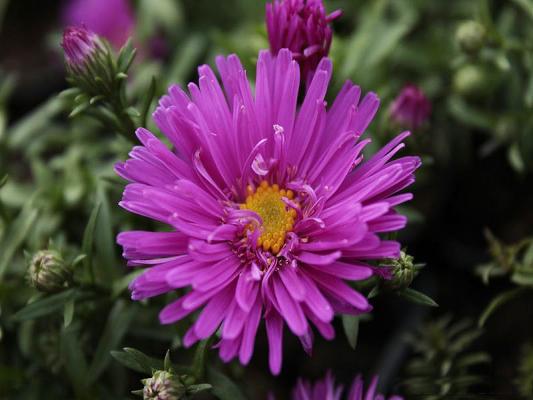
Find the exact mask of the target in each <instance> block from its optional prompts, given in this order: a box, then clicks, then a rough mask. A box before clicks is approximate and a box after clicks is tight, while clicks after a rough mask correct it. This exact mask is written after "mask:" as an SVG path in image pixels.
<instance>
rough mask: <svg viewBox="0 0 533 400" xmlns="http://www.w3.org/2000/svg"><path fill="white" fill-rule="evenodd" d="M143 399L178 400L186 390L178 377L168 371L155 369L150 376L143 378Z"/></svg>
mask: <svg viewBox="0 0 533 400" xmlns="http://www.w3.org/2000/svg"><path fill="white" fill-rule="evenodd" d="M142 383H143V384H144V389H143V399H144V400H179V399H182V398H183V397H184V395H185V394H186V392H187V389H186V387H185V386H184V385H183V384H182V383H181V381H180V380H179V378H178V377H177V376H176V375H174V374H172V373H171V372H168V371H155V372H154V374H153V375H152V377H151V378H147V379H143V381H142Z"/></svg>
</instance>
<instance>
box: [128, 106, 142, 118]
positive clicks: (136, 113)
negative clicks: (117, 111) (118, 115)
mask: <svg viewBox="0 0 533 400" xmlns="http://www.w3.org/2000/svg"><path fill="white" fill-rule="evenodd" d="M126 114H128V115H129V116H130V117H134V118H139V117H140V116H141V113H140V112H139V111H138V110H137V109H136V108H135V107H128V108H126Z"/></svg>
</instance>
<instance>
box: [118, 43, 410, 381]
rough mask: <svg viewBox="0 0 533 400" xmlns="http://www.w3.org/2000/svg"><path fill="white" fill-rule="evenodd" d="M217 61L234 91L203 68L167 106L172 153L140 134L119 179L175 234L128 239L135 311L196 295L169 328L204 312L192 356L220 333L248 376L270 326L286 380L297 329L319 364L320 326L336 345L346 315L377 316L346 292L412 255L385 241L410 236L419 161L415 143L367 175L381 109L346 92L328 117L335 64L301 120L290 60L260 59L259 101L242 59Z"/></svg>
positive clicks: (192, 336)
mask: <svg viewBox="0 0 533 400" xmlns="http://www.w3.org/2000/svg"><path fill="white" fill-rule="evenodd" d="M216 61H217V65H218V69H219V71H220V75H221V81H222V86H221V85H220V84H219V82H218V80H217V78H216V76H215V74H214V72H213V71H212V70H211V68H210V67H208V66H207V65H203V66H201V67H200V68H199V74H200V79H199V84H198V85H196V84H194V83H191V84H189V86H188V88H189V93H190V95H187V94H186V93H185V92H184V91H182V90H181V89H180V88H179V87H178V86H171V87H170V88H169V93H168V95H167V96H164V97H163V98H162V99H161V100H160V102H159V107H158V108H157V110H156V111H155V113H154V119H155V122H156V124H157V126H158V127H159V129H161V131H162V132H163V133H164V134H165V136H166V137H167V138H168V139H169V141H170V142H171V143H172V145H173V150H169V149H168V148H167V147H166V146H165V145H164V144H163V143H162V142H161V141H160V140H159V139H158V138H156V137H155V136H154V135H153V134H151V133H150V132H149V131H147V130H146V129H139V130H138V131H137V136H138V138H139V140H140V141H141V143H142V146H138V147H135V148H134V149H133V151H132V152H131V153H130V156H131V158H130V159H129V160H128V161H126V162H125V163H119V164H118V165H117V166H116V171H117V173H118V174H119V175H120V176H122V177H123V178H125V179H127V180H128V181H130V182H132V183H130V184H129V185H128V186H127V187H126V189H125V191H124V195H123V199H122V201H121V203H120V205H121V206H122V207H124V208H125V209H126V210H129V211H131V212H133V213H136V214H140V215H143V216H146V217H148V218H152V219H155V220H158V221H161V222H163V223H165V224H168V225H169V226H170V227H171V229H172V231H171V232H144V231H132V232H123V233H121V234H120V235H119V236H118V243H119V244H121V245H122V246H123V248H124V257H125V258H127V259H128V260H129V264H130V265H145V266H146V267H147V270H146V272H145V273H144V274H143V275H141V276H139V277H138V278H136V279H135V280H134V281H133V282H132V283H131V285H130V289H131V291H132V298H133V299H135V300H140V299H145V298H148V297H152V296H157V295H160V294H163V293H166V292H171V291H175V290H176V289H182V288H187V289H186V290H185V294H183V292H181V293H182V294H183V295H182V296H181V297H180V298H179V299H178V300H176V301H174V302H173V303H171V304H169V305H168V306H166V307H165V308H164V309H163V310H162V311H161V314H160V320H161V322H162V323H164V324H169V323H174V322H176V321H178V320H180V319H182V318H184V317H185V316H187V315H189V314H191V313H193V312H194V311H195V310H198V309H202V311H201V312H200V314H199V316H198V318H197V319H196V322H195V323H194V324H193V325H192V327H191V328H190V329H189V331H188V332H187V333H186V335H185V337H184V343H185V345H186V346H190V345H192V344H193V343H195V342H196V341H198V340H200V339H204V338H207V337H209V336H211V335H212V334H213V333H215V332H216V331H217V330H218V329H219V327H221V331H220V334H221V340H220V342H219V343H218V345H217V346H218V348H219V351H220V356H221V358H222V359H223V360H224V361H229V360H231V359H233V358H234V357H237V356H238V357H239V359H240V361H241V363H243V364H246V363H248V362H249V360H250V358H251V356H252V353H253V348H254V342H255V337H256V333H257V329H258V327H259V324H260V321H261V320H262V319H263V320H264V321H265V326H266V331H267V336H268V341H269V347H270V357H269V360H270V368H271V371H272V372H273V373H274V374H277V373H279V371H280V368H281V360H282V337H283V335H282V333H283V329H284V325H285V324H287V325H288V327H289V329H290V330H291V332H293V333H294V334H295V335H296V336H298V337H299V338H300V340H301V342H302V344H303V346H304V348H305V349H306V350H310V349H311V347H312V343H313V331H312V329H311V325H314V326H315V327H316V329H317V330H318V332H320V334H321V335H322V336H324V337H325V338H326V339H332V338H333V337H334V335H335V332H334V329H333V326H332V325H331V321H332V319H333V316H334V314H335V313H349V314H360V313H365V312H368V311H369V310H370V309H371V306H370V305H369V303H368V301H367V299H366V298H365V297H364V296H363V295H361V294H360V293H358V292H357V291H355V290H354V289H352V288H351V287H350V286H349V285H348V284H347V283H346V282H345V281H358V280H362V279H367V278H368V277H370V276H371V275H372V274H373V268H372V267H371V266H370V265H368V264H366V263H365V262H364V261H363V260H373V259H381V258H394V257H398V256H399V254H400V244H399V243H397V242H395V241H391V240H382V239H381V238H380V236H378V234H379V233H382V232H390V231H396V230H398V229H401V228H403V227H404V226H405V224H406V217H404V216H402V215H398V214H397V213H396V212H395V211H394V207H395V206H396V205H398V204H400V203H403V202H405V201H407V200H409V199H411V197H412V195H411V194H408V193H404V194H397V193H398V192H399V191H401V190H402V189H404V188H405V187H407V186H409V185H410V184H411V183H412V182H413V181H414V176H413V173H414V171H415V169H416V168H417V167H418V166H419V164H420V161H419V159H418V158H417V157H403V158H399V159H397V160H395V161H391V158H392V157H393V156H394V154H395V153H396V152H398V151H399V150H400V149H401V148H402V147H403V144H402V143H401V142H402V140H403V139H404V138H405V137H406V136H407V135H408V133H403V134H401V135H400V136H398V137H397V138H396V139H394V140H393V141H392V142H391V143H389V144H388V145H386V146H385V147H384V148H383V149H382V150H380V151H379V152H378V153H377V154H376V155H375V156H374V157H372V158H370V159H369V160H367V161H366V162H363V156H362V154H361V152H362V150H363V148H364V147H365V145H366V144H367V143H368V142H369V141H370V140H369V139H365V140H362V141H359V138H360V136H361V135H362V134H363V132H364V131H365V129H366V127H367V126H368V125H369V124H370V122H371V121H372V118H373V116H374V114H375V113H376V111H377V108H378V104H379V100H378V98H377V97H376V95H375V94H373V93H370V94H367V95H366V96H365V97H364V98H363V99H362V101H360V94H361V91H360V89H359V87H357V86H354V85H353V84H352V83H351V82H347V83H346V84H345V85H344V87H343V89H342V90H341V92H340V93H339V95H338V96H337V99H336V100H335V101H334V102H333V105H332V106H331V107H330V108H329V109H327V108H326V102H325V101H324V96H325V94H326V91H327V88H328V83H329V80H330V77H331V72H332V65H331V61H330V60H329V59H323V60H322V61H321V63H320V64H319V66H318V68H317V72H316V73H315V76H314V78H313V81H312V83H311V84H310V87H309V90H308V91H307V94H306V96H305V99H304V101H303V104H302V105H301V107H299V108H298V107H297V98H298V86H299V82H300V69H299V66H298V63H297V62H296V61H294V60H293V59H292V56H291V53H290V52H289V51H288V50H281V51H280V52H279V54H278V56H277V57H274V56H272V55H271V54H270V52H268V51H263V52H261V53H260V54H259V58H258V62H257V80H256V85H255V88H256V89H255V94H254V93H253V92H252V89H251V86H250V83H249V81H248V79H247V77H246V72H245V71H244V70H243V67H242V65H241V63H240V61H239V59H238V58H237V56H235V55H231V56H229V57H227V58H225V57H222V56H220V57H218V58H217V60H216Z"/></svg>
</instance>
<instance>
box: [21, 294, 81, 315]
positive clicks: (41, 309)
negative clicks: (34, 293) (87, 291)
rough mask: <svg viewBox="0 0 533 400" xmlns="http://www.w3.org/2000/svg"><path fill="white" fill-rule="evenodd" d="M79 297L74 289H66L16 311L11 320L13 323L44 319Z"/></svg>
mask: <svg viewBox="0 0 533 400" xmlns="http://www.w3.org/2000/svg"><path fill="white" fill-rule="evenodd" d="M79 297H80V293H79V292H78V291H77V290H76V289H68V290H65V291H64V292H61V293H56V294H53V295H51V296H47V297H41V298H40V299H38V300H35V301H34V302H32V303H30V304H28V305H26V306H25V307H24V308H22V309H21V310H19V311H17V312H16V313H15V314H14V315H13V316H12V318H13V320H15V321H25V320H29V319H35V318H40V317H44V316H46V315H50V314H53V313H55V312H57V311H59V310H61V308H63V307H64V306H65V304H66V303H67V302H68V301H70V300H73V299H75V298H79Z"/></svg>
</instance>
